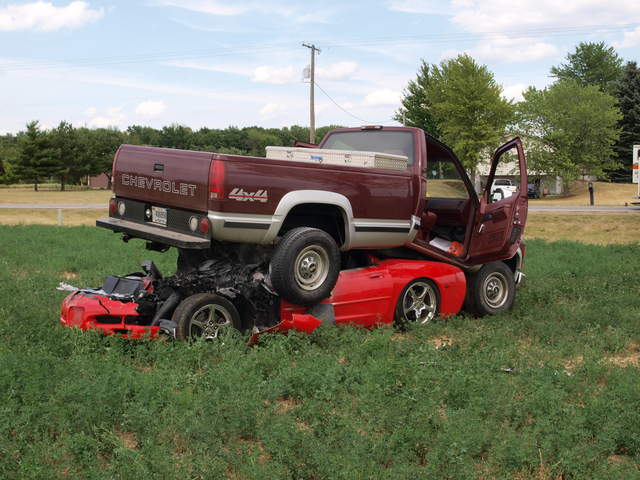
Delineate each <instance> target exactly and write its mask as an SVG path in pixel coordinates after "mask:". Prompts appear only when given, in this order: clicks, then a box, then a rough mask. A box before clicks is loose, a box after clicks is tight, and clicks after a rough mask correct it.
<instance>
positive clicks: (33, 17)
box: [0, 1, 104, 31]
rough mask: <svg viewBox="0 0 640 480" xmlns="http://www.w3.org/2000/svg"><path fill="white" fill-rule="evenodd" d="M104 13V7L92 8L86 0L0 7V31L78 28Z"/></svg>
mask: <svg viewBox="0 0 640 480" xmlns="http://www.w3.org/2000/svg"><path fill="white" fill-rule="evenodd" d="M103 15H104V9H102V8H99V9H95V10H92V9H91V8H89V4H88V3H86V2H71V3H70V4H69V5H67V6H65V7H56V6H55V5H53V4H52V3H50V2H41V1H39V2H33V3H24V4H21V5H15V4H10V5H7V6H6V7H0V31H12V30H41V31H52V30H59V29H61V28H78V27H81V26H83V25H85V24H87V23H91V22H95V21H96V20H99V19H100V18H102V16H103Z"/></svg>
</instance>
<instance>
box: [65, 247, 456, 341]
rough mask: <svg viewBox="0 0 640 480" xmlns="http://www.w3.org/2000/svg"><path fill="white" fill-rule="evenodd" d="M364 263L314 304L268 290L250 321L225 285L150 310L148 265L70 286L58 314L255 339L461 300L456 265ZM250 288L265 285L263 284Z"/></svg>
mask: <svg viewBox="0 0 640 480" xmlns="http://www.w3.org/2000/svg"><path fill="white" fill-rule="evenodd" d="M368 265H369V266H365V267H359V268H351V269H345V270H342V271H341V272H340V276H339V279H338V282H337V284H336V286H335V288H334V290H333V292H332V294H331V296H330V297H328V298H326V299H325V300H323V301H322V302H321V303H319V304H317V305H315V306H313V307H301V306H298V305H293V304H290V303H287V302H286V301H284V300H279V299H277V297H276V296H275V295H273V293H268V294H267V295H270V296H271V297H272V298H274V299H276V300H275V301H273V302H271V303H273V306H274V308H273V310H272V312H273V313H271V314H270V316H269V315H267V317H265V316H264V315H263V316H262V317H261V318H262V320H261V321H260V322H256V321H255V309H254V310H252V309H250V308H248V307H247V302H246V299H243V297H242V295H240V294H239V293H238V291H237V290H234V289H229V288H221V289H217V290H215V293H202V292H200V293H194V294H191V295H188V296H182V297H180V298H177V297H176V298H173V297H171V296H170V297H169V298H164V299H163V300H162V299H161V300H159V301H158V304H159V306H158V307H153V309H152V311H151V312H150V313H149V312H148V311H145V310H146V309H145V308H141V307H143V305H142V303H144V302H143V301H142V300H138V299H141V298H144V297H145V295H146V296H147V297H148V296H149V295H151V296H152V297H153V295H154V283H155V282H154V281H153V275H152V274H149V273H148V274H147V276H141V275H140V274H139V275H137V276H135V275H134V276H127V277H109V278H108V279H107V281H106V282H105V285H103V287H102V288H100V289H84V290H77V291H74V292H73V293H71V294H70V295H68V296H67V297H66V298H65V299H64V301H63V302H62V311H61V314H60V322H61V323H62V324H63V325H67V326H70V327H78V328H81V329H83V330H89V329H97V330H100V331H102V332H103V333H105V334H121V335H124V336H127V337H131V338H138V337H141V336H143V335H150V336H152V337H155V336H157V335H158V334H159V333H161V332H164V333H167V334H169V335H171V336H173V337H175V338H178V339H188V338H193V337H196V338H197V337H201V338H205V339H215V338H216V337H217V336H218V335H220V334H222V332H223V331H224V329H227V328H229V327H234V328H237V329H238V330H245V331H246V330H252V331H253V332H254V333H253V335H252V337H251V341H252V342H255V341H256V340H257V338H258V336H259V335H261V334H262V333H265V332H286V331H288V330H298V331H302V332H312V331H313V330H314V329H315V328H317V327H318V326H319V325H321V324H322V323H327V324H347V323H353V324H358V325H362V326H364V327H372V326H374V325H377V324H382V323H393V322H395V323H396V324H400V325H401V324H406V323H411V322H413V323H427V322H429V321H430V320H432V319H433V318H434V317H436V316H441V317H446V316H450V315H454V314H456V313H458V312H459V311H460V309H461V308H462V303H463V301H464V297H465V291H466V281H465V275H464V273H463V272H462V270H460V269H459V268H457V267H455V266H452V265H449V264H445V263H441V262H431V261H424V260H401V259H387V260H380V259H378V258H375V257H373V256H369V261H368ZM107 284H108V285H107ZM255 288H261V289H263V290H268V286H256V287H255ZM263 293H264V292H263ZM145 302H147V303H148V300H145ZM261 303H264V302H261ZM247 317H254V318H247ZM265 318H266V320H265ZM169 319H170V320H169Z"/></svg>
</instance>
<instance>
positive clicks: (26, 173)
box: [13, 120, 51, 192]
mask: <svg viewBox="0 0 640 480" xmlns="http://www.w3.org/2000/svg"><path fill="white" fill-rule="evenodd" d="M50 155H51V148H50V144H49V141H48V138H47V135H46V133H45V132H43V131H42V130H40V125H39V124H38V121H37V120H34V121H32V122H29V123H27V130H26V131H25V132H20V133H19V134H18V154H17V156H16V159H15V164H14V166H13V174H14V175H15V177H16V178H17V179H18V180H21V181H27V182H33V189H34V190H35V191H36V192H37V191H38V184H39V183H40V182H41V181H42V180H44V179H45V178H47V177H49V176H50V175H51V172H50Z"/></svg>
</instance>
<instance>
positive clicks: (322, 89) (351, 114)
mask: <svg viewBox="0 0 640 480" xmlns="http://www.w3.org/2000/svg"><path fill="white" fill-rule="evenodd" d="M314 83H315V85H316V87H318V88H319V89H320V91H321V92H322V93H324V94H325V96H326V97H327V98H328V99H329V100H331V102H332V103H333V104H334V105H335V106H336V107H338V108H339V109H340V110H342V111H343V112H344V113H346V114H347V115H349V116H350V117H353V118H355V119H356V120H359V121H361V122H363V124H365V125H375V124H380V123H384V122H370V121H368V120H365V119H364V118H360V117H358V116H357V115H354V114H353V113H351V112H350V111H348V110H347V109H346V108H344V107H343V106H342V105H340V104H339V103H338V102H336V101H335V100H334V99H333V98H332V97H331V95H329V94H328V93H327V92H326V91H325V90H324V88H322V87H321V86H320V85H318V83H317V82H314ZM390 120H393V119H390Z"/></svg>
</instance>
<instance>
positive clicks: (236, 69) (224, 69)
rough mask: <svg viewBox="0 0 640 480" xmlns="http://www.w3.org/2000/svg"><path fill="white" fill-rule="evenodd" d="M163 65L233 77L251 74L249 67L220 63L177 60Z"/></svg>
mask: <svg viewBox="0 0 640 480" xmlns="http://www.w3.org/2000/svg"><path fill="white" fill-rule="evenodd" d="M164 65H168V66H171V67H178V68H191V69H193V70H204V71H207V72H220V73H232V74H234V75H242V76H244V77H248V76H250V75H251V74H252V72H251V68H250V67H243V66H242V65H225V64H222V63H199V62H193V61H188V60H177V61H172V62H165V63H164Z"/></svg>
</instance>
